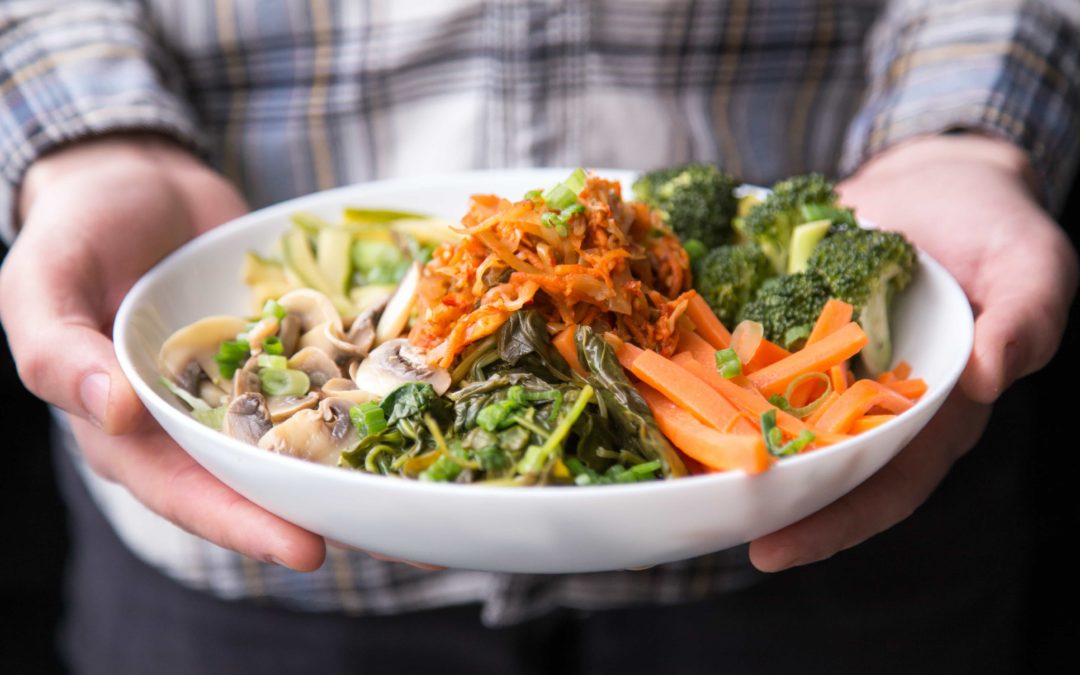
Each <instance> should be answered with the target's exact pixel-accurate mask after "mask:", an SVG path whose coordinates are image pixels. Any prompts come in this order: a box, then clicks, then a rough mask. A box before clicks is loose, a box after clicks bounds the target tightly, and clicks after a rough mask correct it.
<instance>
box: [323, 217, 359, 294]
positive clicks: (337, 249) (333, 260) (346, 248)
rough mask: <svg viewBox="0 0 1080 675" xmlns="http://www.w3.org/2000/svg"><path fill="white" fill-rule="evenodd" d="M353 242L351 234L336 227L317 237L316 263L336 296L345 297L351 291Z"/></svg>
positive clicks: (328, 228)
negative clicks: (351, 252) (351, 250)
mask: <svg viewBox="0 0 1080 675" xmlns="http://www.w3.org/2000/svg"><path fill="white" fill-rule="evenodd" d="M352 241H353V236H352V234H351V233H349V232H346V231H345V230H339V229H337V228H334V227H326V228H323V229H321V230H319V234H318V235H316V237H315V261H316V263H317V264H318V267H319V272H320V273H321V274H322V277H323V278H324V279H326V283H327V284H329V286H330V288H332V289H333V290H334V294H336V295H341V296H344V295H345V294H346V293H347V292H348V291H349V278H350V276H351V275H352V261H351V260H350V255H349V252H350V249H351V248H352Z"/></svg>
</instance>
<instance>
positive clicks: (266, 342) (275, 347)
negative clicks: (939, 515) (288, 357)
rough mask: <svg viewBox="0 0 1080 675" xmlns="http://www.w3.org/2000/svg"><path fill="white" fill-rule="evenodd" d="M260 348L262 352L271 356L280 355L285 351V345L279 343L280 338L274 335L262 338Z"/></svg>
mask: <svg viewBox="0 0 1080 675" xmlns="http://www.w3.org/2000/svg"><path fill="white" fill-rule="evenodd" d="M262 348H263V351H264V352H266V353H267V354H270V355H271V356H280V355H282V354H284V353H285V345H283V344H281V338H279V337H278V336H276V335H271V336H270V337H268V338H263V341H262Z"/></svg>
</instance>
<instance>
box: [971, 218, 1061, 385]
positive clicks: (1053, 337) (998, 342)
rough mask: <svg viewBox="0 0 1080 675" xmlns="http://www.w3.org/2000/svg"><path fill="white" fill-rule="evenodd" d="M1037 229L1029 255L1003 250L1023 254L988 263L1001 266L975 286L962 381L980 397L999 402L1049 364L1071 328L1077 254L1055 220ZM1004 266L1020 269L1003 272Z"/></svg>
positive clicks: (1026, 246)
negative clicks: (973, 316)
mask: <svg viewBox="0 0 1080 675" xmlns="http://www.w3.org/2000/svg"><path fill="white" fill-rule="evenodd" d="M1032 229H1033V232H1032V235H1031V236H1032V241H1028V242H1025V248H1026V250H1027V251H1028V253H1027V256H1026V257H1025V258H1020V256H1021V253H1019V252H1017V250H1016V247H1015V245H1013V246H1012V247H1011V248H1012V250H1008V251H1003V252H1002V253H1000V254H998V255H1003V256H1012V257H1014V258H1017V259H1016V260H1013V261H1007V262H1006V264H1005V265H998V266H992V265H990V264H985V265H984V269H989V268H991V267H995V269H997V270H998V271H997V272H996V273H994V274H992V275H990V276H988V277H981V278H980V279H979V280H978V281H977V282H976V283H975V284H974V287H973V288H971V289H970V290H969V293H970V295H971V297H972V299H973V301H974V302H975V304H976V306H977V309H978V316H977V318H976V320H975V341H974V344H973V346H972V353H971V359H970V361H969V362H968V367H967V369H966V370H965V371H964V374H963V376H962V378H961V380H960V386H961V388H962V389H963V391H964V393H966V394H967V395H968V397H969V398H972V399H974V400H976V401H980V402H983V403H991V402H993V401H994V400H996V399H997V397H998V396H1000V395H1001V393H1002V392H1003V391H1005V389H1007V388H1008V387H1009V385H1011V384H1012V383H1013V382H1014V381H1015V380H1017V379H1018V378H1020V377H1023V376H1024V375H1028V374H1030V373H1033V372H1035V371H1037V370H1039V369H1040V368H1042V367H1043V366H1045V365H1046V364H1047V363H1048V362H1049V361H1050V359H1051V358H1052V357H1053V355H1054V352H1055V351H1057V348H1058V346H1059V345H1060V342H1061V337H1062V334H1063V333H1064V330H1065V322H1066V320H1067V317H1068V310H1069V305H1070V303H1071V302H1072V297H1073V294H1074V292H1075V289H1076V257H1075V253H1074V252H1073V250H1072V248H1071V246H1070V245H1069V242H1068V240H1067V239H1065V237H1064V235H1063V234H1062V233H1061V232H1060V230H1059V229H1058V228H1057V227H1056V226H1054V225H1053V224H1049V225H1048V226H1047V227H1044V228H1032ZM1025 260H1030V264H1026V263H1025ZM1008 262H1012V263H1013V264H1008ZM1017 263H1019V264H1017ZM1001 269H1004V270H1012V271H1014V272H1015V273H1013V274H1003V273H1001V272H1000V270H1001Z"/></svg>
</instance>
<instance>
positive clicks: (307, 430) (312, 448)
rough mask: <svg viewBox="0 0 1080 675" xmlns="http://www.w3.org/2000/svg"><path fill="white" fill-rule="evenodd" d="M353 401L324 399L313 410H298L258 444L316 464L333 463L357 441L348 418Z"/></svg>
mask: <svg viewBox="0 0 1080 675" xmlns="http://www.w3.org/2000/svg"><path fill="white" fill-rule="evenodd" d="M352 406H353V403H352V401H349V400H346V399H341V398H327V399H323V401H322V402H321V403H319V407H318V409H316V410H310V409H309V410H301V411H299V412H297V413H296V414H294V415H293V416H292V417H290V418H289V419H287V420H285V421H284V422H282V423H281V424H279V425H277V426H276V427H274V428H273V429H271V430H270V431H269V432H267V433H266V434H265V435H264V436H263V437H262V438H260V439H259V447H260V448H263V449H264V450H270V451H272V452H276V453H279V454H283V455H292V456H293V457H299V458H300V459H306V460H308V461H311V462H317V463H319V464H328V465H335V464H337V461H338V457H339V456H340V455H341V453H342V451H344V450H348V449H349V448H351V447H352V446H354V445H355V444H356V443H358V442H359V441H360V437H359V435H358V434H357V432H356V428H355V427H354V426H353V424H352V420H350V419H349V409H350V408H352Z"/></svg>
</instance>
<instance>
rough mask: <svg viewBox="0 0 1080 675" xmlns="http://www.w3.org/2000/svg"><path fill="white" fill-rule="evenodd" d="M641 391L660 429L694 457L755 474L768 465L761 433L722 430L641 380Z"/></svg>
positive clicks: (710, 464)
mask: <svg viewBox="0 0 1080 675" xmlns="http://www.w3.org/2000/svg"><path fill="white" fill-rule="evenodd" d="M638 391H639V392H641V396H642V397H643V398H644V399H645V402H646V403H648V404H649V409H650V410H652V413H653V417H655V418H656V424H657V426H659V427H660V431H662V432H663V433H664V435H665V436H667V437H668V439H669V440H671V442H672V443H673V444H674V445H675V447H677V448H678V449H679V450H682V451H683V452H684V453H686V454H687V455H689V456H690V457H691V458H692V459H695V460H697V461H698V462H701V463H702V464H704V465H705V466H707V467H709V468H712V469H717V470H720V471H727V470H731V469H742V470H743V471H745V472H746V473H749V474H755V473H761V472H762V471H764V470H766V469H768V468H769V464H770V463H771V461H772V458H771V457H770V456H769V453H768V451H767V450H766V449H765V441H764V439H763V438H762V437H761V434H754V435H750V434H725V433H722V432H720V431H717V430H716V429H714V428H712V427H709V426H706V425H704V424H702V423H701V422H699V421H698V420H697V419H695V417H694V416H693V415H691V414H690V413H688V412H686V411H685V410H683V409H682V408H680V407H679V406H677V405H675V404H674V403H672V402H671V401H670V400H668V399H667V398H666V397H665V396H664V395H662V394H661V393H660V392H658V391H656V390H655V389H653V388H652V387H649V386H648V385H646V384H638Z"/></svg>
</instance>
